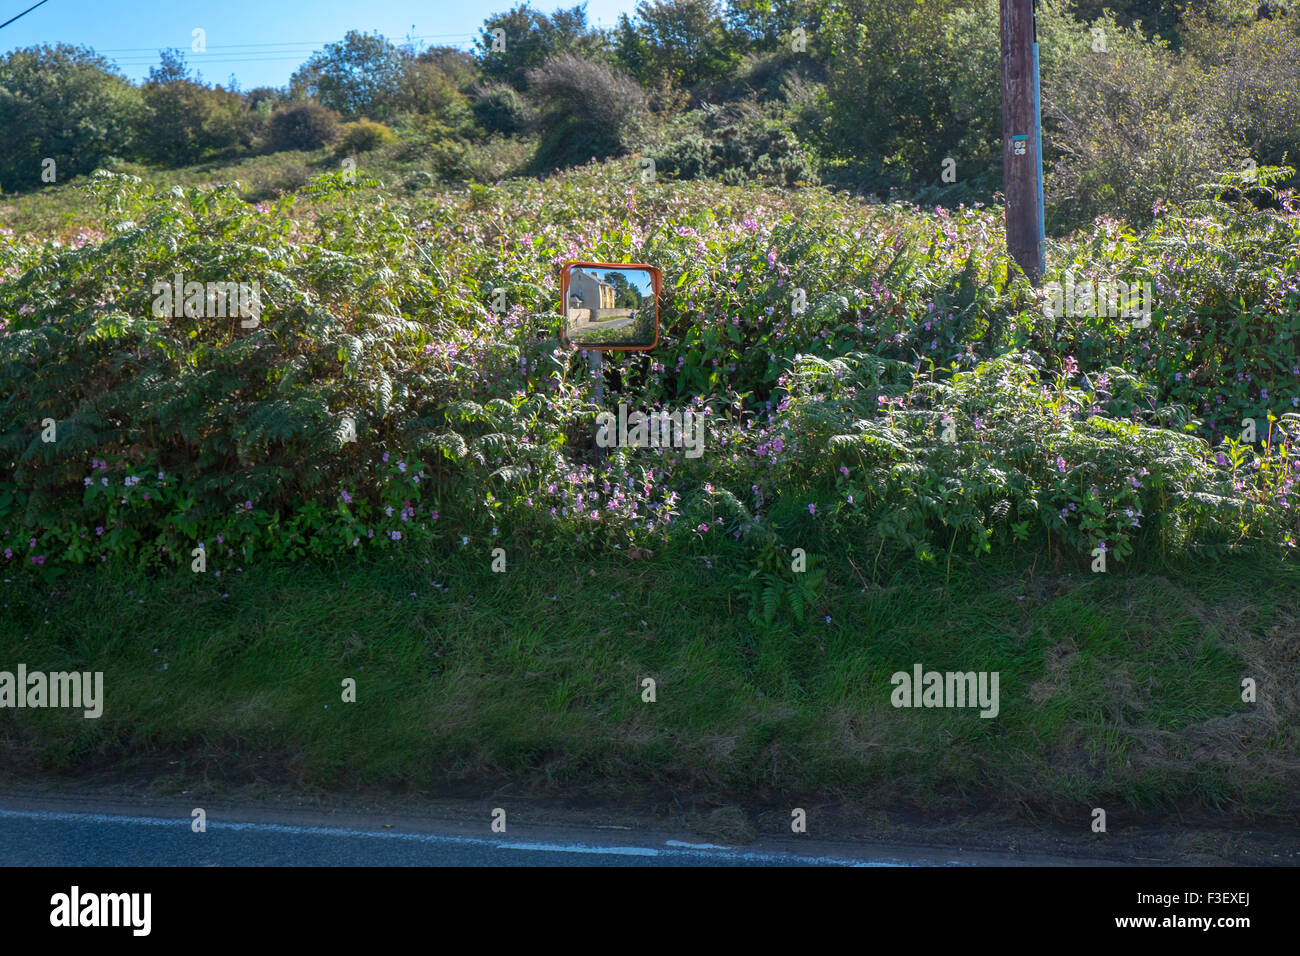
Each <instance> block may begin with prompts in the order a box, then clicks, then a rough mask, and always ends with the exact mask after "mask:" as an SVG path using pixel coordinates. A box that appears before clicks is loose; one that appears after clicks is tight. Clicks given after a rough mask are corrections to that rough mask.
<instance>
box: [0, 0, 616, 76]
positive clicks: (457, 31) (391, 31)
mask: <svg viewBox="0 0 1300 956" xmlns="http://www.w3.org/2000/svg"><path fill="white" fill-rule="evenodd" d="M35 2H36V0H0V23H2V22H4V21H5V20H8V19H9V18H10V17H12V16H14V15H15V14H17V13H19V12H21V11H22V10H24V9H26V8H27V7H30V6H31V5H32V4H33V3H35ZM517 2H518V0H365V2H361V3H358V2H356V0H215V2H214V0H205V2H198V0H122V2H119V3H114V2H113V0H49V2H47V3H46V4H45V5H44V6H42V7H38V8H37V9H35V10H33V11H32V12H31V13H29V14H27V15H26V16H24V17H23V18H22V19H20V20H18V21H17V22H15V23H11V24H10V25H9V26H7V27H5V28H4V29H3V30H0V52H7V51H9V50H12V49H14V48H15V47H25V46H32V45H35V44H38V43H58V42H63V43H71V44H74V45H85V46H89V47H93V48H94V49H95V50H97V51H98V52H100V53H102V54H104V55H105V56H107V57H108V58H109V59H111V60H114V61H116V62H117V64H118V66H119V67H120V68H121V70H122V72H123V73H125V74H126V75H127V76H129V77H131V78H132V79H136V80H139V79H142V78H143V77H145V76H146V75H147V74H148V72H149V67H151V66H155V65H157V63H158V51H159V50H161V49H163V48H164V47H177V48H179V49H181V50H184V51H186V58H187V60H188V62H189V63H190V65H191V66H193V67H194V68H195V69H197V70H199V71H200V72H201V73H202V74H203V78H204V79H205V80H207V81H209V82H219V83H223V84H224V83H225V82H226V81H227V80H228V79H229V77H230V75H231V74H232V73H233V74H234V75H235V77H236V79H237V80H238V81H239V85H240V87H241V88H242V89H251V88H253V87H255V86H283V85H284V84H285V83H287V82H288V81H289V75H290V74H291V73H292V72H293V71H294V70H295V69H296V68H297V67H298V65H299V64H300V63H302V61H303V60H305V59H307V57H308V56H310V55H311V53H312V52H313V51H314V50H317V49H319V48H320V47H321V46H323V45H324V44H325V43H332V42H334V41H335V40H339V39H342V37H343V34H344V33H346V32H347V31H348V30H361V31H362V32H365V33H371V32H374V31H376V30H378V31H379V32H380V33H382V34H384V35H385V36H387V37H389V38H390V39H393V40H395V41H397V42H401V41H402V40H403V39H404V38H405V37H407V36H408V35H409V36H412V37H416V38H421V39H420V40H419V41H417V42H423V43H424V44H425V45H427V46H440V45H448V46H458V47H460V48H462V49H467V48H468V47H469V44H470V43H471V42H472V40H473V38H474V37H475V36H476V35H477V34H478V30H479V27H481V26H482V24H483V21H484V20H485V19H486V18H487V17H488V16H489V15H490V14H493V13H500V12H502V11H504V10H508V9H510V8H511V7H513V6H515V5H516V3H517ZM578 2H579V0H544V2H534V3H532V4H531V6H532V7H533V8H534V9H538V10H542V11H545V12H547V13H550V12H551V11H553V10H555V9H556V8H557V7H566V8H567V7H572V6H575V5H576V4H577V3H578ZM635 6H636V2H635V0H587V20H588V22H590V23H597V22H599V24H600V25H601V26H612V25H613V24H614V23H615V21H616V20H617V19H618V15H619V14H620V13H627V14H631V13H632V12H633V9H634V8H635ZM196 27H198V28H202V29H203V30H204V31H205V32H206V40H207V52H206V53H193V52H191V46H192V43H193V34H192V31H193V30H194V29H195V28H196Z"/></svg>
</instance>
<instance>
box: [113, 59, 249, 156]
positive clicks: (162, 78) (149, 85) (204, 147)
mask: <svg viewBox="0 0 1300 956" xmlns="http://www.w3.org/2000/svg"><path fill="white" fill-rule="evenodd" d="M141 95H142V97H143V100H144V107H145V108H144V111H143V113H142V114H141V115H140V119H139V122H138V126H137V132H136V137H135V142H136V152H137V153H138V154H139V155H140V156H141V157H143V158H145V159H148V160H152V161H154V162H158V163H163V164H166V165H169V166H180V165H185V164H188V163H194V162H197V161H198V160H200V159H202V158H203V157H205V156H206V155H208V154H209V153H212V152H220V151H221V150H226V149H230V148H232V147H234V146H238V145H241V144H242V145H248V143H249V140H250V138H251V132H252V126H253V117H252V115H251V114H250V113H249V111H248V108H247V105H246V103H245V101H244V97H242V96H241V95H239V94H238V93H235V92H232V91H230V90H225V89H222V88H221V87H219V86H207V85H206V84H203V83H200V82H198V81H196V80H194V79H191V78H190V75H189V68H188V67H187V66H186V65H185V58H184V56H183V54H181V52H180V51H179V50H164V51H162V53H161V61H160V63H159V65H158V66H157V67H155V68H152V69H150V70H149V78H148V79H147V80H146V81H145V83H144V86H143V87H142V88H141Z"/></svg>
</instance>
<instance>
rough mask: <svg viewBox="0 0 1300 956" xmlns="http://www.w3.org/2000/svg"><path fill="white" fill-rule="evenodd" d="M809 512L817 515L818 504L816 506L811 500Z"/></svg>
mask: <svg viewBox="0 0 1300 956" xmlns="http://www.w3.org/2000/svg"><path fill="white" fill-rule="evenodd" d="M808 513H809V514H810V515H815V514H816V513H817V506H816V505H815V504H812V503H811V502H809V504H808Z"/></svg>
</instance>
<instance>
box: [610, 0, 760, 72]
mask: <svg viewBox="0 0 1300 956" xmlns="http://www.w3.org/2000/svg"><path fill="white" fill-rule="evenodd" d="M741 39H742V38H741V37H739V36H738V35H736V34H733V33H732V32H731V31H729V30H728V29H727V24H726V21H724V20H723V18H722V12H721V8H720V7H719V5H718V0H641V2H639V3H638V4H637V5H636V21H635V23H634V22H633V21H632V20H630V19H629V18H628V17H627V15H626V14H624V15H623V16H622V17H621V18H620V19H619V24H618V28H617V30H616V40H615V44H616V47H615V49H616V56H617V58H618V61H619V62H620V63H621V64H622V65H623V66H624V67H625V68H627V69H628V70H629V71H630V72H631V73H632V75H633V76H635V77H636V78H637V79H638V80H640V81H641V82H642V83H645V84H647V85H650V86H663V85H668V84H671V85H673V86H678V87H682V88H684V89H689V88H690V87H693V86H695V85H696V84H697V83H700V82H703V81H708V80H719V79H723V78H725V77H727V76H730V75H731V73H732V72H733V71H734V69H735V67H736V64H737V63H738V62H739V60H740V47H741V46H743V42H738V41H740V40H741Z"/></svg>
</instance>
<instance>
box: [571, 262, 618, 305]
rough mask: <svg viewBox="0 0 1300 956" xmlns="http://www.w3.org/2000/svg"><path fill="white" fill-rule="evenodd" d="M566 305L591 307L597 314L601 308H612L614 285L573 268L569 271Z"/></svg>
mask: <svg viewBox="0 0 1300 956" xmlns="http://www.w3.org/2000/svg"><path fill="white" fill-rule="evenodd" d="M568 305H569V308H570V309H591V310H592V312H593V314H595V315H599V314H600V313H599V310H601V309H612V308H614V287H613V286H612V285H610V284H609V283H608V282H601V281H600V280H599V279H597V278H596V277H595V276H593V275H591V274H590V273H588V272H583V271H582V270H581V269H574V270H573V271H572V272H570V273H569V303H568Z"/></svg>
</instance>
